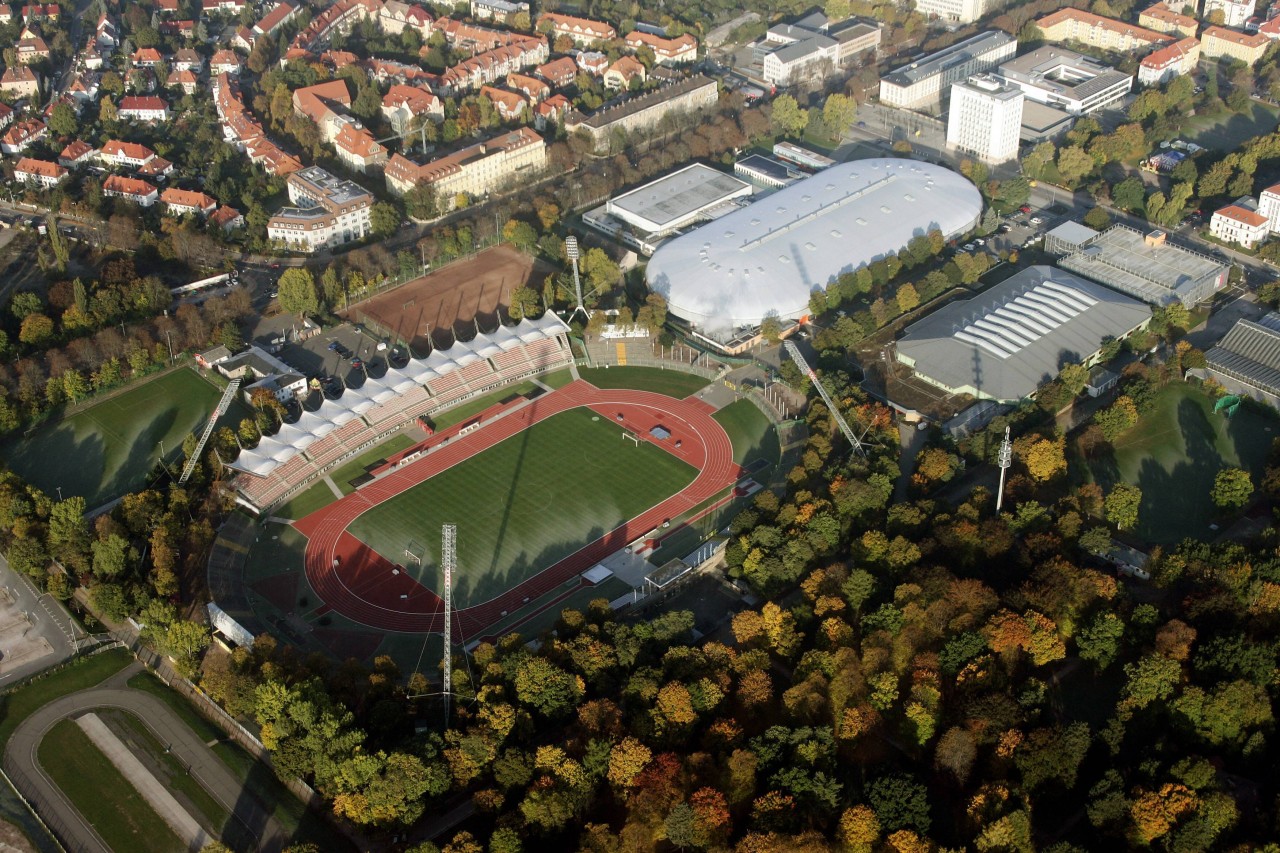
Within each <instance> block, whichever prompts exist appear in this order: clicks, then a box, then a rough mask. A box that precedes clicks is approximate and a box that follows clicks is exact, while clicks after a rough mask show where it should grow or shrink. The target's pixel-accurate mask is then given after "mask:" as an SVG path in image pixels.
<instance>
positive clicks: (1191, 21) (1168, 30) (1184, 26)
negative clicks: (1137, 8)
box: [1138, 3, 1200, 38]
mask: <svg viewBox="0 0 1280 853" xmlns="http://www.w3.org/2000/svg"><path fill="white" fill-rule="evenodd" d="M1138 24H1139V26H1143V27H1146V28H1147V29H1149V30H1154V31H1155V32H1157V33H1164V34H1165V35H1170V36H1182V37H1184V38H1189V37H1191V36H1194V35H1195V34H1196V32H1197V31H1198V30H1199V29H1200V22H1199V21H1197V20H1196V19H1195V18H1193V17H1191V16H1190V15H1183V14H1181V13H1179V12H1175V11H1174V10H1173V9H1170V8H1169V7H1168V6H1166V5H1164V4H1163V3H1157V4H1156V5H1154V6H1152V7H1151V8H1150V9H1143V10H1142V12H1141V14H1139V15H1138Z"/></svg>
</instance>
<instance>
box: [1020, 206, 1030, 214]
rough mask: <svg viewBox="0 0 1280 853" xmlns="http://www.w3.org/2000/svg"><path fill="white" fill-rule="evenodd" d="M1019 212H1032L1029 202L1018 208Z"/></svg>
mask: <svg viewBox="0 0 1280 853" xmlns="http://www.w3.org/2000/svg"><path fill="white" fill-rule="evenodd" d="M1018 212H1019V213H1030V212H1031V205H1029V204H1024V205H1023V206H1022V207H1020V208H1018Z"/></svg>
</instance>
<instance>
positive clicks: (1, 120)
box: [0, 102, 13, 127]
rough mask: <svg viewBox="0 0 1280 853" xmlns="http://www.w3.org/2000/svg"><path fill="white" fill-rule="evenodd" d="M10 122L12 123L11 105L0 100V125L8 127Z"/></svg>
mask: <svg viewBox="0 0 1280 853" xmlns="http://www.w3.org/2000/svg"><path fill="white" fill-rule="evenodd" d="M11 124H13V107H11V106H9V105H8V104H6V103H3V102H0V127H8V126H9V125H11Z"/></svg>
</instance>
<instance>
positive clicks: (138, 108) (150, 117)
mask: <svg viewBox="0 0 1280 853" xmlns="http://www.w3.org/2000/svg"><path fill="white" fill-rule="evenodd" d="M118 115H119V116H120V118H121V119H133V120H134V121H142V122H148V123H149V122H157V121H168V120H169V105H168V104H167V103H165V100H164V98H160V97H157V96H155V95H125V96H124V97H123V98H121V99H120V108H119V110H118Z"/></svg>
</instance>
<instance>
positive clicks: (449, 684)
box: [440, 524, 458, 716]
mask: <svg viewBox="0 0 1280 853" xmlns="http://www.w3.org/2000/svg"><path fill="white" fill-rule="evenodd" d="M457 538H458V528H457V526H456V525H453V524H446V525H444V526H443V527H442V528H441V540H442V542H441V546H440V565H441V566H442V567H443V568H444V691H443V692H444V706H445V709H446V710H445V713H446V716H447V714H448V708H449V695H450V694H451V693H453V568H454V566H455V565H456V563H457V561H458V553H457Z"/></svg>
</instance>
